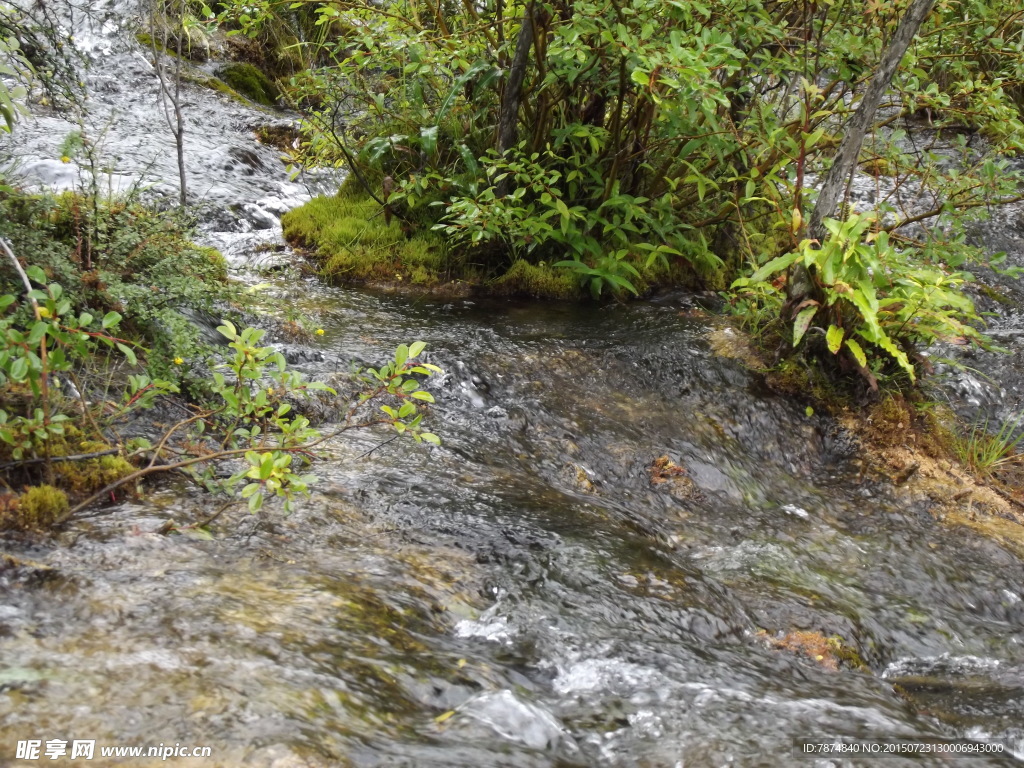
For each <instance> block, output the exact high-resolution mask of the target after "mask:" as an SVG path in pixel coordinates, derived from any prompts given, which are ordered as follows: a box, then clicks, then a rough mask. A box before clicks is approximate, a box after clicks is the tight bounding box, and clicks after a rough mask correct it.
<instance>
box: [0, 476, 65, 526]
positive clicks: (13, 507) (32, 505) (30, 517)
mask: <svg viewBox="0 0 1024 768" xmlns="http://www.w3.org/2000/svg"><path fill="white" fill-rule="evenodd" d="M70 508H71V507H70V504H69V503H68V497H67V494H66V493H64V491H62V490H60V489H59V488H54V487H53V486H52V485H37V486H35V487H32V488H29V489H28V490H27V491H25V492H24V493H23V494H21V496H20V497H18V499H17V501H16V502H15V503H10V504H6V505H5V506H4V509H3V511H2V512H0V530H3V529H5V528H14V529H16V530H21V531H31V530H45V529H47V528H49V527H50V526H52V525H53V524H54V523H55V522H57V520H58V519H60V517H61V515H63V514H64V513H65V512H67V511H68V509H70Z"/></svg>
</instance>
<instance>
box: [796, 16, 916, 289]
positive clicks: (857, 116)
mask: <svg viewBox="0 0 1024 768" xmlns="http://www.w3.org/2000/svg"><path fill="white" fill-rule="evenodd" d="M934 5H935V0H911V3H910V7H909V8H908V9H907V12H906V14H904V16H903V19H902V20H901V21H900V24H899V27H897V29H896V34H894V35H893V37H892V40H891V41H890V42H889V45H888V47H887V48H886V49H885V51H883V52H882V59H881V61H879V62H878V69H877V70H875V74H874V76H873V77H872V78H871V82H870V83H868V87H867V89H866V90H865V91H864V97H863V98H862V99H861V102H860V105H859V106H858V107H857V111H856V112H855V113H854V115H853V117H852V118H851V119H850V122H849V124H848V125H847V126H846V132H845V133H844V134H843V139H842V141H841V142H840V143H839V149H838V150H837V151H836V156H835V160H833V162H832V167H831V168H830V169H829V171H828V173H827V174H826V175H825V181H824V183H823V184H822V185H821V189H820V191H819V192H818V200H817V202H816V203H815V205H814V210H813V211H812V212H811V218H810V221H809V222H808V226H807V236H808V237H809V238H810V239H812V240H818V241H821V240H822V239H823V238H824V237H825V226H824V224H823V222H824V221H825V219H826V218H828V217H829V216H832V215H833V214H834V213H835V210H836V205H837V204H838V202H839V198H840V196H841V195H842V192H843V188H844V186H845V182H846V179H847V177H848V176H849V175H850V174H851V173H853V170H854V168H856V166H857V159H858V157H859V156H860V149H861V146H863V144H864V136H865V135H866V134H867V132H868V129H869V128H870V127H871V124H872V122H873V121H874V118H875V112H876V111H877V110H878V105H879V103H881V101H882V96H883V95H884V94H885V91H886V90H887V89H888V88H889V84H890V83H891V82H892V76H893V75H894V74H895V73H896V68H897V67H898V66H899V64H900V61H902V60H903V56H904V54H906V52H907V48H909V47H910V43H911V42H912V41H913V40H914V37H915V36H916V35H917V31H918V30H919V29H920V28H921V24H922V23H924V20H925V19H926V18H928V14H929V13H931V10H932V7H933V6H934ZM813 289H814V286H813V283H812V281H811V276H810V274H809V273H808V271H807V269H806V268H805V267H804V266H803V265H802V264H798V265H797V266H796V267H795V268H794V269H793V274H792V275H791V276H790V281H789V291H788V293H789V302H788V303H789V306H790V307H796V306H797V305H798V304H799V303H800V302H801V301H803V299H805V298H807V297H808V296H810V295H811V294H812V292H813Z"/></svg>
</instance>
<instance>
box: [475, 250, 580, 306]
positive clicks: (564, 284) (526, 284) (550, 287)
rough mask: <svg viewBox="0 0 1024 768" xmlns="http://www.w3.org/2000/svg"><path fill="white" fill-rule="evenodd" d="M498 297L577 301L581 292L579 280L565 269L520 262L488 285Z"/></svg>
mask: <svg viewBox="0 0 1024 768" xmlns="http://www.w3.org/2000/svg"><path fill="white" fill-rule="evenodd" d="M491 288H492V289H493V291H494V293H496V294H498V295H499V296H515V295H520V296H536V297H538V298H548V299H579V298H582V296H583V290H582V287H581V286H580V282H579V279H578V278H577V277H576V276H575V275H574V274H572V273H571V272H569V271H568V270H565V269H555V268H554V267H549V266H547V265H546V264H530V263H529V262H527V261H524V260H522V259H520V260H519V261H517V262H516V263H515V264H513V265H512V266H511V267H510V268H509V270H508V272H506V273H505V274H504V275H502V276H501V277H499V278H498V279H497V280H495V281H494V282H493V283H492V284H491Z"/></svg>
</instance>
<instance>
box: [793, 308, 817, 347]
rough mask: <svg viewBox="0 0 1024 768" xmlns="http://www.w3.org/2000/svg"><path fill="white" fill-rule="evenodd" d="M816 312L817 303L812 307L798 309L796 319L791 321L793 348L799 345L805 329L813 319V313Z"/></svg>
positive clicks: (805, 331)
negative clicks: (798, 312)
mask: <svg viewBox="0 0 1024 768" xmlns="http://www.w3.org/2000/svg"><path fill="white" fill-rule="evenodd" d="M817 312H818V305H817V304H815V305H814V306H813V307H805V308H804V309H802V310H800V314H798V315H797V316H796V320H795V321H793V348H794V349H795V348H796V347H798V346H799V345H800V340H801V339H802V338H803V337H804V334H805V333H807V329H808V328H810V327H811V321H812V320H813V319H814V316H815V314H817Z"/></svg>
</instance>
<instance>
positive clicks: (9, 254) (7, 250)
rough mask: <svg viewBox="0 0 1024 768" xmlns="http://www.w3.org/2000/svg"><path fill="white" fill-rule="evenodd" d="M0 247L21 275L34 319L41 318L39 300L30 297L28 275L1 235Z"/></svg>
mask: <svg viewBox="0 0 1024 768" xmlns="http://www.w3.org/2000/svg"><path fill="white" fill-rule="evenodd" d="M0 248H3V249H4V253H6V254H7V258H9V259H10V260H11V264H13V265H14V269H15V271H16V272H17V273H18V275H19V276H20V277H21V282H22V283H24V285H25V295H26V296H27V297H28V300H29V301H30V302H31V303H32V310H33V312H34V313H35V316H36V320H40V319H42V318H41V317H40V316H39V302H37V301H36V300H35V299H34V298H33V297H32V291H33V288H32V283H31V282H30V281H29V279H28V275H26V274H25V270H24V269H22V267H21V262H20V261H18V257H17V256H15V255H14V251H12V250H11V246H9V245H8V244H7V240H5V239H4V238H2V237H0Z"/></svg>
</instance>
